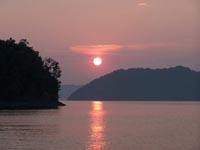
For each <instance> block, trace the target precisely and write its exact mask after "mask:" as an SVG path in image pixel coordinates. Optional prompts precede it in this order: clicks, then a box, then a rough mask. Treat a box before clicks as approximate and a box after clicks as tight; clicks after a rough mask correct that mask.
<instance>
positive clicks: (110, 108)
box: [0, 101, 200, 150]
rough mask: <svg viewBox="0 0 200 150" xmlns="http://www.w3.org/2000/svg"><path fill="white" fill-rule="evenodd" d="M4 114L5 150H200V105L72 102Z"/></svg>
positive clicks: (1, 149) (0, 130) (0, 114)
mask: <svg viewBox="0 0 200 150" xmlns="http://www.w3.org/2000/svg"><path fill="white" fill-rule="evenodd" d="M66 104H67V106H66V107H62V108H60V109H57V110H12V111H11V110H1V111H0V150H84V149H86V150H103V149H106V150H200V103H199V102H191V103H190V102H98V101H94V102H66Z"/></svg>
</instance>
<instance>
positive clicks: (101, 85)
mask: <svg viewBox="0 0 200 150" xmlns="http://www.w3.org/2000/svg"><path fill="white" fill-rule="evenodd" d="M68 100H102V101H106V100H110V101H118V100H119V101H199V100H200V72H198V71H194V70H191V69H190V68H187V67H184V66H176V67H171V68H163V69H150V68H130V69H127V70H124V69H120V70H116V71H114V72H112V73H110V74H107V75H104V76H102V77H100V78H98V79H95V80H93V81H91V82H90V83H88V84H86V85H84V86H82V87H81V88H79V89H78V90H76V91H75V92H74V93H73V94H72V95H71V96H69V97H68Z"/></svg>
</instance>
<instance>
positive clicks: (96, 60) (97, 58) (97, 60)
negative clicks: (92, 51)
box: [93, 57, 102, 66]
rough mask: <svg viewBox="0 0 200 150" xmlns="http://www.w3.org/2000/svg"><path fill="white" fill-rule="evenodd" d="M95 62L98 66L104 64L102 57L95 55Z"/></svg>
mask: <svg viewBox="0 0 200 150" xmlns="http://www.w3.org/2000/svg"><path fill="white" fill-rule="evenodd" d="M93 63H94V65H96V66H100V65H101V64H102V59H101V58H100V57H95V58H94V59H93Z"/></svg>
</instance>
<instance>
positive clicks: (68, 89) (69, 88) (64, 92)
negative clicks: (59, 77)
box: [59, 84, 81, 100]
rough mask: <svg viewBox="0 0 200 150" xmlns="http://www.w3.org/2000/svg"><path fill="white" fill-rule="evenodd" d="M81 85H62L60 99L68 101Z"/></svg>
mask: <svg viewBox="0 0 200 150" xmlns="http://www.w3.org/2000/svg"><path fill="white" fill-rule="evenodd" d="M80 87H81V85H72V84H64V85H61V87H60V91H59V99H60V100H66V99H67V98H68V97H69V96H70V95H71V94H72V93H73V92H75V91H76V90H77V89H78V88H80Z"/></svg>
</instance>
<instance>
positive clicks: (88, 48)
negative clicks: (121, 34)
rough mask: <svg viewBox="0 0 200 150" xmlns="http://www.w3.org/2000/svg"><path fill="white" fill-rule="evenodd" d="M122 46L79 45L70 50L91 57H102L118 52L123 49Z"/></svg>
mask: <svg viewBox="0 0 200 150" xmlns="http://www.w3.org/2000/svg"><path fill="white" fill-rule="evenodd" d="M122 47H123V46H122V45H115V44H111V45H77V46H72V47H70V50H72V51H74V52H78V53H82V54H89V55H101V54H105V53H111V52H115V51H118V50H120V49H121V48H122Z"/></svg>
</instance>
